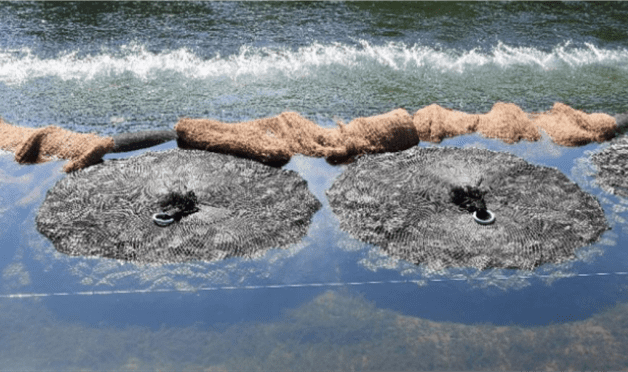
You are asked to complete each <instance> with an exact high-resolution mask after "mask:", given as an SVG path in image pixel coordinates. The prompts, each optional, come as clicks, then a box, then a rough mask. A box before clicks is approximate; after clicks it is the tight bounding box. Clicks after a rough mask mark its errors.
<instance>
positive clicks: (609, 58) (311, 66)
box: [0, 40, 628, 84]
mask: <svg viewBox="0 0 628 372" xmlns="http://www.w3.org/2000/svg"><path fill="white" fill-rule="evenodd" d="M627 61H628V50H626V49H604V48H598V47H596V46H595V45H593V44H590V43H585V44H584V46H582V47H575V46H571V45H570V42H566V43H563V44H558V45H556V46H554V47H553V48H552V50H551V51H543V50H539V49H536V48H533V47H514V46H509V45H507V44H505V43H503V42H501V41H500V42H498V43H497V45H495V46H493V47H492V48H491V50H483V49H479V48H474V49H472V50H457V49H440V48H434V47H431V46H425V45H420V44H414V45H412V46H410V45H406V44H404V43H396V42H389V43H387V44H382V45H376V44H371V43H369V42H368V41H365V40H360V41H359V42H358V43H357V44H356V45H348V44H341V43H332V44H321V43H312V44H311V45H308V46H304V47H301V48H298V49H296V50H292V49H288V48H267V47H264V48H255V47H251V46H242V47H241V48H240V50H239V52H238V53H237V54H233V55H228V56H221V55H219V54H218V55H216V56H214V57H213V58H207V57H203V56H199V55H197V54H195V53H194V52H193V51H191V50H189V49H188V48H180V49H175V50H164V51H162V52H159V53H155V52H151V51H149V50H147V48H146V46H144V45H141V44H137V43H132V44H129V45H123V46H122V47H121V48H120V49H118V50H105V49H103V50H102V51H101V52H100V53H97V54H95V55H85V56H81V55H80V54H79V51H78V50H75V51H66V52H63V53H60V54H59V55H57V56H56V57H54V58H40V57H39V56H37V55H36V54H35V53H34V52H33V51H32V50H31V49H29V48H21V49H4V50H0V81H2V82H4V83H6V84H20V83H23V82H24V81H28V80H32V79H37V78H41V77H44V76H55V77H58V78H61V79H62V80H92V79H94V78H99V77H103V76H105V77H107V76H119V75H122V74H125V73H130V74H132V75H134V76H135V77H137V78H139V79H155V78H158V75H159V74H160V73H164V72H166V73H174V74H180V75H182V76H184V77H185V78H186V79H214V78H216V77H221V76H222V77H230V78H234V77H238V76H258V77H264V76H268V75H272V74H282V75H285V76H286V77H288V78H291V77H294V76H302V75H304V74H305V75H307V74H310V73H311V72H315V71H321V70H320V69H321V68H323V69H324V70H326V68H325V67H326V66H337V67H344V68H347V69H349V70H351V69H361V68H364V67H365V66H366V67H367V68H369V66H370V67H372V68H385V69H390V70H395V71H398V70H401V71H415V70H423V69H426V68H427V69H434V70H436V71H440V72H443V73H448V72H456V73H463V72H465V71H467V70H469V69H470V70H475V69H477V68H490V69H495V68H497V69H508V68H512V67H517V66H530V67H532V68H538V69H539V70H540V71H552V70H555V69H557V68H567V69H573V68H580V67H582V66H587V65H593V64H602V65H609V66H615V67H618V68H621V69H623V68H625V66H627V63H626V62H627ZM156 74H157V75H156Z"/></svg>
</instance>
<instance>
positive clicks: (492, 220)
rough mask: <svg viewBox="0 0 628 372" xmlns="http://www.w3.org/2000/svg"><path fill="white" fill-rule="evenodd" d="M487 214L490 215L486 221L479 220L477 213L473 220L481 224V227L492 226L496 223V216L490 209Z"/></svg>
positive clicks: (474, 213)
mask: <svg viewBox="0 0 628 372" xmlns="http://www.w3.org/2000/svg"><path fill="white" fill-rule="evenodd" d="M486 212H487V213H488V215H489V218H488V219H486V220H483V219H481V218H479V217H478V215H477V213H478V212H477V211H475V212H473V219H474V220H475V222H477V223H479V224H480V225H490V224H492V223H493V222H495V215H494V214H493V212H491V211H489V210H488V209H487V210H486Z"/></svg>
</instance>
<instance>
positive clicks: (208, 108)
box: [0, 3, 628, 370]
mask: <svg viewBox="0 0 628 372" xmlns="http://www.w3.org/2000/svg"><path fill="white" fill-rule="evenodd" d="M627 15H628V6H626V5H625V3H612V4H606V3H593V4H580V3H568V4H552V5H551V6H549V5H544V4H538V3H510V4H498V3H488V4H479V3H421V4H414V3H400V4H391V3H374V4H372V3H307V4H306V3H297V4H294V3H288V4H284V3H159V4H154V3H133V4H126V3H106V4H78V3H77V4H64V3H61V4H60V3H32V4H31V3H0V32H2V34H4V35H8V37H5V38H3V39H2V40H0V116H2V117H3V118H4V119H5V120H6V121H8V122H11V123H13V124H18V125H22V126H30V127H41V126H46V125H51V124H55V125H59V126H61V127H63V128H67V129H71V130H75V131H79V132H96V133H98V134H101V135H110V134H113V133H124V132H129V131H138V130H146V129H159V128H172V126H173V125H174V124H175V123H176V121H177V120H178V118H180V117H185V116H188V117H209V118H215V119H219V120H223V121H239V120H251V119H256V118H261V117H265V116H271V115H276V114H278V113H280V112H282V111H286V110H292V111H297V112H299V113H301V114H302V115H304V116H306V117H307V118H309V119H310V120H313V121H314V122H316V123H317V124H319V125H322V126H325V127H332V126H334V125H335V121H336V120H342V121H344V122H348V121H350V120H351V119H353V118H355V117H358V116H368V115H375V114H380V113H383V112H386V111H389V110H391V109H394V108H397V107H404V108H406V109H407V110H408V111H410V112H414V111H415V110H417V109H419V108H421V107H423V106H425V105H428V104H431V103H438V104H440V105H442V106H444V107H448V108H452V109H456V110H461V111H465V112H487V111H488V110H490V108H491V106H492V105H493V104H494V103H495V102H497V101H504V102H514V103H516V104H518V105H520V106H521V107H522V108H523V109H524V110H525V111H528V112H529V111H542V110H547V109H549V108H550V107H551V106H552V104H553V103H554V102H555V101H560V102H564V103H566V104H569V105H571V106H572V107H575V108H577V109H581V110H585V111H587V112H605V113H608V114H611V115H612V114H616V113H619V112H624V111H626V110H627V107H626V105H625V97H626V96H627V93H628V88H626V87H628V78H627V76H628V74H626V71H627V70H628V48H627V45H628V34H627V33H626V32H625V31H622V30H623V27H622V26H623V25H622V23H624V22H622V20H623V19H625V17H626V16H627ZM622 17H623V18H622ZM175 146H176V144H175V143H166V144H163V145H160V146H157V147H155V148H152V149H150V151H161V150H165V149H169V148H173V147H175ZM419 146H433V144H427V143H421V144H420V145H419ZM438 146H456V147H466V146H473V147H482V148H488V149H492V150H498V151H508V152H512V153H514V154H515V155H518V156H521V157H523V158H525V159H526V160H528V161H530V162H532V163H535V164H541V165H546V166H552V167H557V168H559V169H560V170H561V171H563V172H564V173H565V174H566V175H567V176H568V177H569V178H570V179H572V180H573V181H575V182H577V183H578V184H579V185H580V187H581V188H583V189H584V190H585V191H587V192H589V193H591V194H593V195H595V196H596V197H598V199H599V200H600V202H601V204H602V206H603V208H604V210H605V213H606V216H607V219H608V222H609V224H610V225H611V227H612V229H611V230H609V231H607V232H606V233H605V234H604V235H603V236H602V239H601V240H600V241H599V242H597V243H595V244H593V245H591V246H587V247H583V248H582V249H580V250H579V251H578V252H577V256H578V257H577V258H576V259H575V260H573V261H570V262H566V263H563V264H560V265H544V266H542V267H540V268H538V269H537V270H535V271H533V272H527V271H515V270H487V271H484V272H479V271H477V270H474V269H448V270H442V271H436V270H434V268H427V267H423V266H415V265H412V264H409V263H407V262H403V261H400V260H395V259H391V258H389V257H387V256H386V255H385V254H384V253H383V252H382V251H381V250H380V249H379V248H377V247H374V246H371V245H368V244H364V243H361V242H359V241H357V240H355V239H353V238H351V237H350V236H349V235H348V234H347V233H345V232H343V231H341V230H340V229H339V228H338V220H337V218H336V217H335V216H334V215H333V213H332V212H331V209H330V208H329V203H328V201H327V199H326V197H325V190H327V189H329V188H330V187H331V185H332V183H333V181H334V179H335V178H336V177H337V176H338V175H339V174H340V173H342V171H343V169H344V166H331V165H329V164H327V163H326V162H325V161H324V160H321V159H312V158H307V157H302V156H297V157H294V158H293V159H292V160H291V161H290V163H288V164H287V165H286V166H285V168H287V169H291V170H294V171H296V172H298V173H299V174H300V175H301V177H303V178H304V179H305V180H307V182H308V186H309V188H310V190H311V191H312V193H313V194H314V195H315V196H316V197H317V198H318V199H319V200H320V201H321V203H322V204H323V207H322V208H321V210H319V212H317V213H316V214H315V215H314V217H313V219H312V223H311V225H310V229H309V232H308V235H307V236H306V237H305V238H304V239H303V240H302V242H301V243H299V244H296V245H294V246H291V247H289V248H288V249H284V250H278V249H275V250H270V251H268V252H267V253H266V254H265V255H263V256H261V257H259V258H256V259H253V260H247V259H241V258H237V259H235V258H234V259H229V260H225V261H221V262H213V263H206V262H188V263H184V264H170V265H138V264H134V263H122V262H118V261H114V260H108V259H99V258H80V257H68V256H65V255H63V254H60V253H57V252H56V251H55V249H54V247H53V246H52V244H51V243H50V242H49V241H48V240H46V239H45V238H44V237H43V236H41V235H40V234H39V233H38V232H37V230H36V229H35V216H36V213H37V210H38V208H39V205H40V204H41V203H42V201H43V199H44V197H45V193H46V191H47V190H48V189H50V188H51V187H53V186H54V184H55V182H56V181H58V180H59V179H61V178H62V177H64V174H63V173H62V172H61V168H62V166H63V162H50V163H46V164H42V165H37V166H23V165H18V164H16V163H15V162H14V161H13V158H12V155H11V154H8V153H4V154H0V184H1V186H0V218H2V223H1V224H0V246H1V247H2V250H1V253H0V272H1V273H2V276H1V279H0V308H1V310H0V314H1V315H0V329H2V331H1V332H0V361H2V363H0V364H1V365H2V367H1V368H0V369H1V370H4V369H6V370H15V369H29V370H42V369H46V370H69V369H88V370H105V369H117V370H119V369H128V370H133V369H175V370H184V369H189V370H197V369H198V370H201V369H208V370H212V369H211V368H214V369H216V370H222V369H226V370H230V369H295V368H298V369H301V370H305V369H343V370H344V369H350V368H354V369H380V370H381V369H389V370H390V369H398V370H402V369H414V370H416V369H498V368H499V369H524V368H525V369H567V368H574V369H587V368H600V369H623V368H626V365H627V364H626V363H627V360H626V357H625V356H624V355H626V351H627V350H626V347H625V345H626V344H627V343H626V336H627V335H628V333H627V328H626V327H625V326H624V324H625V322H626V317H625V310H624V309H625V306H626V303H628V298H627V297H626V288H627V287H626V284H627V283H628V282H627V279H628V258H627V257H626V255H625V253H624V252H625V249H626V248H627V244H628V243H626V242H628V239H627V238H628V237H627V236H626V231H625V230H626V229H625V228H624V226H625V225H626V218H627V213H626V209H627V208H626V206H627V205H628V201H626V200H625V199H622V198H618V197H615V196H612V195H608V194H606V193H604V192H603V191H602V190H601V189H600V188H599V187H598V186H597V185H596V184H595V182H594V180H593V178H592V176H591V172H592V169H591V166H590V163H589V162H588V154H589V152H594V151H598V150H599V149H600V148H601V147H603V146H605V145H604V144H590V145H587V146H584V147H579V148H566V147H559V146H556V145H554V144H552V143H551V142H549V141H548V140H547V139H544V140H542V141H540V142H536V143H528V142H522V143H519V144H515V145H507V144H504V143H502V142H499V141H496V140H488V139H484V138H482V137H480V136H477V135H470V136H462V137H458V138H452V139H448V140H445V141H443V142H442V143H441V144H439V145H438ZM143 151H146V150H141V151H137V152H132V153H125V154H111V155H107V156H106V157H105V159H110V158H114V157H128V156H134V155H137V154H139V153H142V152H143Z"/></svg>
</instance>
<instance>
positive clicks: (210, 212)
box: [37, 149, 321, 263]
mask: <svg viewBox="0 0 628 372" xmlns="http://www.w3.org/2000/svg"><path fill="white" fill-rule="evenodd" d="M188 190H192V191H194V193H195V194H196V196H197V198H198V202H199V204H198V207H199V209H200V210H199V211H198V212H196V213H193V214H190V215H188V216H185V217H183V218H182V219H181V220H180V221H179V222H175V223H173V224H172V225H170V226H167V227H159V226H156V225H155V224H154V223H153V221H152V215H153V214H154V213H157V212H159V211H160V206H159V204H158V200H159V199H160V197H162V196H163V195H164V194H167V193H168V192H173V191H174V192H181V193H185V192H186V191H188ZM320 206H321V204H320V202H319V201H318V200H316V198H315V197H314V196H313V195H312V194H311V193H310V192H309V190H308V189H307V183H306V181H305V180H303V179H302V178H301V177H300V176H299V175H298V174H296V173H295V172H292V171H287V170H281V169H276V168H271V167H268V166H265V165H262V164H259V163H256V162H253V161H250V160H246V159H240V158H236V157H232V156H228V155H223V154H215V153H210V152H205V151H198V150H180V149H174V150H169V151H165V152H146V153H144V154H142V155H141V156H138V157H134V158H129V159H123V160H108V161H106V162H105V163H102V164H98V165H95V166H92V167H89V168H87V169H84V170H81V171H78V172H74V173H72V174H69V175H68V176H67V177H65V178H63V179H61V180H60V181H59V182H58V183H57V184H56V185H55V186H54V187H53V188H52V189H50V190H49V191H48V193H47V195H46V199H45V200H44V203H43V204H42V206H41V208H40V210H39V212H38V215H37V229H38V230H39V231H40V232H41V233H42V234H44V235H45V236H46V237H48V238H49V239H50V240H51V241H52V243H53V244H54V246H55V248H56V249H57V250H58V251H60V252H63V253H66V254H69V255H74V256H76V255H84V256H101V257H110V258H116V259H122V260H132V261H140V262H159V263H165V262H178V261H188V260H206V261H212V260H218V259H223V258H226V257H232V256H254V255H257V254H259V253H260V252H261V251H262V250H264V249H268V248H275V247H285V246H287V245H290V244H293V243H296V242H298V241H299V240H300V239H301V238H302V237H303V236H304V235H305V234H306V233H307V228H308V225H309V223H310V220H311V217H312V215H313V214H314V212H316V211H317V210H318V209H319V208H320Z"/></svg>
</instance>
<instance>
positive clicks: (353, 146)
mask: <svg viewBox="0 0 628 372" xmlns="http://www.w3.org/2000/svg"><path fill="white" fill-rule="evenodd" d="M539 129H542V130H544V131H545V132H547V134H548V135H549V136H550V137H551V138H552V139H553V140H554V142H556V143H558V144H560V145H563V146H580V145H584V144H587V143H589V142H592V141H597V142H601V141H605V140H608V139H610V138H612V137H613V136H614V135H615V132H616V129H617V125H616V122H615V119H614V118H613V117H612V116H609V115H606V114H586V113H584V112H582V111H578V110H574V109H573V108H571V107H569V106H567V105H564V104H562V103H555V104H554V107H552V109H551V110H550V111H548V112H545V113H541V114H526V113H525V112H523V111H522V110H521V109H520V108H519V107H518V106H516V105H514V104H512V103H502V102H498V103H496V104H495V105H494V106H493V108H492V109H491V111H490V112H488V113H486V114H466V113H463V112H459V111H453V110H450V109H445V108H442V107H440V106H438V105H436V104H433V105H430V106H427V107H424V108H422V109H420V110H418V111H417V112H416V113H415V114H414V116H410V115H409V114H408V112H407V111H406V110H404V109H396V110H394V111H391V112H388V113H386V114H382V115H377V116H371V117H366V118H357V119H355V120H353V121H351V122H350V123H349V124H346V125H345V124H342V123H338V128H322V127H320V126H318V125H316V124H314V123H313V122H311V121H309V120H307V119H305V118H303V117H302V116H300V115H299V114H297V113H295V112H284V113H282V114H280V115H279V116H276V117H272V118H264V119H258V120H254V121H250V122H245V123H237V124H229V123H222V122H219V121H216V120H207V119H188V118H186V119H182V120H180V121H179V122H178V123H177V124H176V126H175V130H176V132H177V135H178V137H179V138H178V143H179V146H180V147H182V148H195V149H201V150H208V151H213V152H220V153H225V154H231V155H237V156H240V157H244V158H249V159H254V160H257V161H260V162H263V163H266V164H270V165H275V166H280V165H283V164H286V163H287V162H288V161H289V160H290V158H291V157H292V156H293V155H294V154H303V155H306V156H312V157H324V158H326V159H327V161H329V162H330V163H334V164H336V163H343V162H348V161H350V160H351V159H353V158H354V157H355V156H356V155H361V154H365V153H382V152H393V151H401V150H405V149H407V148H410V147H412V146H415V145H416V144H418V143H419V141H420V140H422V141H430V142H440V141H442V140H443V139H444V138H447V137H453V136H458V135H461V134H469V133H473V132H479V133H481V134H482V135H483V136H485V137H487V138H498V139H501V140H502V141H505V142H508V143H514V142H518V141H520V140H522V139H525V140H528V141H536V140H538V139H539V138H541V134H540V132H539ZM114 145H115V143H114V140H113V139H112V138H110V137H106V138H102V137H98V136H97V135H95V134H79V133H73V132H71V131H68V130H65V129H61V128H59V127H55V126H49V127H46V128H39V129H36V128H21V127H17V126H14V125H10V124H7V123H5V122H3V121H2V120H1V119H0V149H4V150H9V151H13V152H15V160H16V161H18V162H20V163H39V162H43V161H46V160H49V159H50V158H51V157H52V156H56V157H58V158H62V159H69V160H70V162H69V163H68V164H66V166H65V167H64V170H65V171H66V172H71V171H74V170H77V169H81V168H84V167H86V166H89V165H91V164H94V163H97V162H98V161H99V160H100V159H101V158H102V156H103V155H104V154H106V153H107V152H109V151H111V149H112V148H113V147H114Z"/></svg>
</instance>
